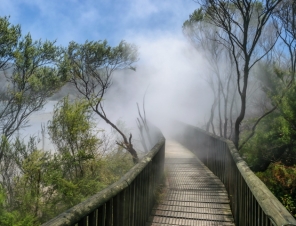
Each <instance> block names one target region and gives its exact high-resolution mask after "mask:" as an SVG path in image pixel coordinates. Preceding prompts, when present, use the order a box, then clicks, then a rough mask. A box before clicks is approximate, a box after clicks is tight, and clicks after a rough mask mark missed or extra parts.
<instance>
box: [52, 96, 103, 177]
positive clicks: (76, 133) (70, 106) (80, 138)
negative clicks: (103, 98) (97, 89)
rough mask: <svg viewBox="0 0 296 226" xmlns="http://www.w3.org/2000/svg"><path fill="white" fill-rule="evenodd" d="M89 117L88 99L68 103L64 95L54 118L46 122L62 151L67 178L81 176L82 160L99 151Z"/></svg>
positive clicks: (53, 140) (90, 113)
mask: <svg viewBox="0 0 296 226" xmlns="http://www.w3.org/2000/svg"><path fill="white" fill-rule="evenodd" d="M91 116H92V111H91V109H90V106H89V103H88V102H87V101H83V100H75V101H74V102H73V103H71V102H70V100H69V97H65V98H63V99H62V100H61V101H59V102H58V104H57V105H56V106H55V108H54V114H53V119H52V120H51V121H49V123H48V129H49V135H50V138H51V140H52V142H53V144H54V145H55V146H56V148H57V151H58V152H59V153H61V154H62V156H63V159H64V160H65V163H66V165H65V166H64V167H65V170H68V171H69V175H68V176H69V177H70V178H79V177H83V176H84V167H83V163H84V162H85V161H87V160H89V159H93V158H94V157H95V155H98V154H99V153H98V149H99V145H100V140H99V139H98V138H97V137H96V134H94V133H93V132H94V131H93V130H94V125H95V124H94V122H92V121H91ZM73 168H74V171H75V174H74V175H72V170H73Z"/></svg>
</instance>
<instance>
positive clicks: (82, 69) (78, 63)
mask: <svg viewBox="0 0 296 226" xmlns="http://www.w3.org/2000/svg"><path fill="white" fill-rule="evenodd" d="M67 57H68V63H69V71H68V73H69V77H70V82H71V83H72V84H74V86H75V87H76V89H77V90H78V92H79V93H80V94H81V95H82V96H83V97H84V98H85V99H86V100H87V101H88V102H89V104H90V107H91V108H92V110H93V111H94V112H95V113H96V114H97V115H98V116H99V117H101V118H102V119H103V120H104V121H105V122H106V123H107V124H109V125H110V126H111V127H112V128H113V129H114V130H116V131H117V132H118V133H119V134H120V136H121V138H122V141H117V144H118V145H119V146H121V147H122V148H124V149H126V150H127V151H128V152H129V153H130V154H131V156H132V158H133V161H134V162H135V163H136V162H138V160H139V159H138V155H137V152H136V150H135V149H134V147H133V144H132V134H130V136H129V138H127V136H126V135H125V134H124V133H123V132H122V131H121V130H120V129H119V128H118V127H117V126H116V124H114V123H113V122H111V121H110V120H109V118H108V116H107V114H106V112H105V110H104V107H103V104H102V101H103V98H104V95H105V93H106V92H107V90H108V88H109V87H110V85H111V82H112V74H113V72H114V71H115V70H120V69H124V68H129V69H132V70H135V68H134V67H133V63H134V62H135V61H136V60H137V49H136V47H135V46H133V45H131V44H128V43H126V42H124V41H122V42H120V43H119V45H118V46H116V47H110V46H109V45H108V44H107V41H103V42H101V41H97V42H88V41H87V42H85V43H84V44H77V43H75V42H71V43H70V44H69V47H68V52H67Z"/></svg>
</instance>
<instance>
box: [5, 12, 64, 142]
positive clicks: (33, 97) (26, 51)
mask: <svg viewBox="0 0 296 226" xmlns="http://www.w3.org/2000/svg"><path fill="white" fill-rule="evenodd" d="M0 47H1V48H0V62H1V63H0V69H1V70H3V73H4V74H5V75H6V76H5V78H2V79H1V82H3V84H4V85H3V86H2V87H1V88H2V89H1V90H0V91H1V98H0V106H1V109H0V132H1V134H3V135H5V136H6V137H7V138H9V137H11V136H12V134H13V133H15V132H16V131H17V130H18V129H19V128H21V127H22V126H24V125H25V124H26V123H27V122H28V117H29V116H30V115H31V114H32V113H33V112H35V111H38V110H40V109H41V108H42V107H43V106H44V104H45V103H46V100H47V98H48V97H50V96H52V95H53V94H54V93H55V92H56V91H57V90H58V89H59V88H61V86H62V85H63V84H64V83H65V81H66V79H67V78H66V77H65V65H64V64H63V63H61V64H58V63H57V62H59V61H60V58H62V57H63V54H62V51H61V49H60V48H59V47H56V46H55V42H50V41H45V42H43V41H41V40H39V41H33V40H32V37H31V35H30V34H27V35H25V36H22V34H21V29H20V26H19V25H17V26H13V25H11V24H10V23H9V21H8V18H6V17H4V18H0ZM5 80H6V81H5Z"/></svg>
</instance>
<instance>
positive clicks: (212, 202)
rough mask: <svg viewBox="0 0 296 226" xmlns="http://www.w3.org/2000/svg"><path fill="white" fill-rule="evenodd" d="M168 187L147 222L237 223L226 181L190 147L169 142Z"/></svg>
mask: <svg viewBox="0 0 296 226" xmlns="http://www.w3.org/2000/svg"><path fill="white" fill-rule="evenodd" d="M165 166H166V171H167V188H166V195H165V198H164V199H163V200H162V202H161V203H160V204H159V205H157V206H155V207H154V209H153V211H152V213H151V217H150V219H149V222H148V224H147V225H151V226H166V225H209V226H211V225H232V226H233V225H234V223H233V222H234V220H233V217H232V213H231V210H230V206H229V199H228V194H227V192H226V190H225V188H224V185H223V183H222V182H221V181H220V180H219V179H218V178H217V177H216V176H215V175H214V174H213V173H212V172H211V171H210V170H209V169H208V168H207V167H205V166H204V165H203V164H202V163H201V162H200V161H199V160H198V159H197V158H196V157H195V156H194V155H193V154H192V153H191V152H190V151H189V150H187V149H185V148H184V147H183V146H181V145H180V144H178V143H176V142H172V141H167V145H166V161H165Z"/></svg>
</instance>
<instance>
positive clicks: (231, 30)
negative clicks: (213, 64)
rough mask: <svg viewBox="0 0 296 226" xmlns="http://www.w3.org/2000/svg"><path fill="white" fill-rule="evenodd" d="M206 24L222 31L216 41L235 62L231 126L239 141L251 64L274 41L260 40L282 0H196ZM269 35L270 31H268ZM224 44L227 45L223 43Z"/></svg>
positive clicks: (270, 47)
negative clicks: (236, 103)
mask: <svg viewBox="0 0 296 226" xmlns="http://www.w3.org/2000/svg"><path fill="white" fill-rule="evenodd" d="M198 2H199V3H200V4H201V6H202V9H203V10H204V12H205V13H206V15H207V18H208V20H209V23H211V24H213V25H215V26H217V27H218V28H220V29H221V30H222V31H223V35H220V34H219V33H217V34H218V37H219V40H218V41H220V43H221V44H222V45H224V46H225V47H226V48H229V50H230V51H231V54H232V57H233V59H234V63H235V71H236V80H237V90H238V93H239V96H240V103H241V106H240V112H239V115H238V117H237V118H236V121H235V125H234V134H233V135H234V136H233V138H232V139H233V141H234V144H235V146H236V147H238V144H239V134H240V125H241V123H242V121H243V119H244V117H245V113H246V100H247V88H248V81H249V76H250V72H251V69H252V67H253V66H254V65H255V64H256V63H257V62H258V61H260V60H261V59H262V58H264V57H265V56H266V55H267V54H268V52H269V51H270V50H271V49H272V48H273V46H274V45H275V43H276V40H277V37H276V36H275V37H274V39H273V42H272V43H265V46H261V45H260V44H262V43H264V42H261V40H262V39H263V38H264V37H265V36H266V32H265V31H266V27H267V25H268V24H269V23H271V22H270V17H271V15H272V14H273V12H274V10H275V9H276V7H277V6H278V5H279V4H280V3H281V2H282V0H265V1H260V2H258V1H255V0H244V1H241V0H199V1H198ZM269 35H272V34H269ZM225 43H227V45H225Z"/></svg>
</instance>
